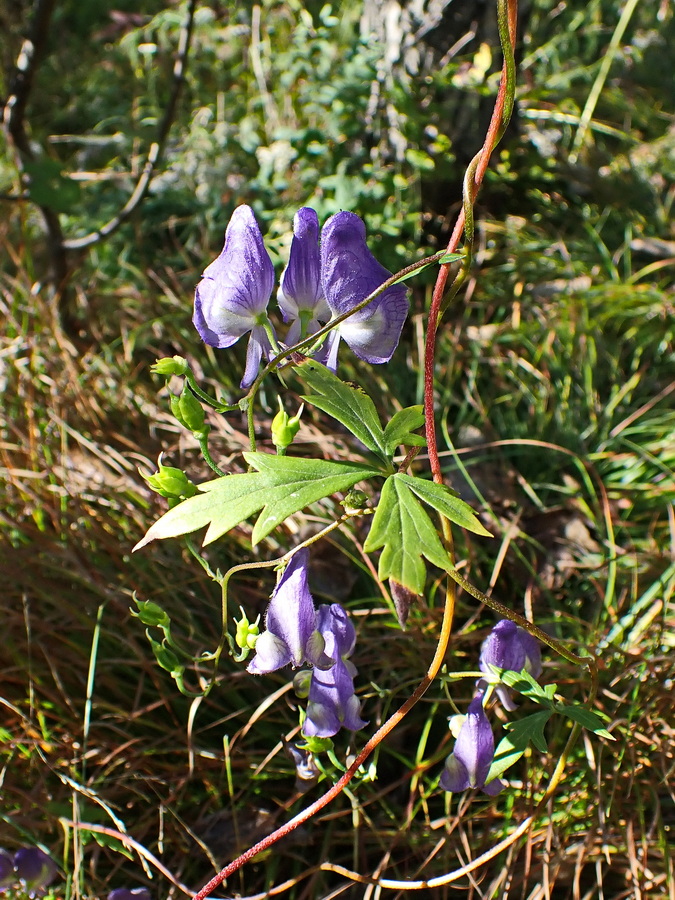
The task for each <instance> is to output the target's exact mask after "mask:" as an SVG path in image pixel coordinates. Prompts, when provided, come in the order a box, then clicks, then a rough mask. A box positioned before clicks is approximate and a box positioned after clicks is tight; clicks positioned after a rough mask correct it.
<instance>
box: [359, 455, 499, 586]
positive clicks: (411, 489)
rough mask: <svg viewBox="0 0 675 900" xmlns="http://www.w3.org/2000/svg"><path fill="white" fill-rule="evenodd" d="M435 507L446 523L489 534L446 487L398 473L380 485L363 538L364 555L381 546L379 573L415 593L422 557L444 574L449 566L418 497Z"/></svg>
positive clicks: (419, 582) (421, 579)
mask: <svg viewBox="0 0 675 900" xmlns="http://www.w3.org/2000/svg"><path fill="white" fill-rule="evenodd" d="M418 497H419V498H420V499H422V500H424V502H425V503H428V504H429V505H431V506H433V507H434V508H435V509H438V510H439V511H440V512H442V513H443V514H444V515H447V517H448V518H449V519H451V520H452V521H453V522H457V524H459V525H462V526H463V527H464V528H469V529H470V530H471V531H475V532H476V533H477V534H488V532H487V531H485V529H484V528H483V526H482V525H481V524H480V522H479V521H478V519H477V518H476V517H475V515H474V514H473V512H472V511H471V508H470V507H469V506H468V505H467V504H466V503H464V501H463V500H460V499H459V498H457V497H455V496H454V495H453V494H452V492H451V491H450V490H449V489H448V488H444V487H443V486H441V485H435V484H433V483H432V482H429V481H425V480H424V479H422V478H413V477H411V476H410V475H403V474H401V473H400V472H399V473H397V474H396V475H391V476H390V477H389V478H388V479H387V480H386V481H385V483H384V487H383V488H382V496H381V497H380V502H379V503H378V505H377V510H376V511H375V515H374V517H373V524H372V525H371V528H370V533H369V534H368V538H367V539H366V543H365V546H364V549H365V551H366V552H367V553H370V552H371V551H372V550H377V549H379V548H380V547H383V548H384V549H383V551H382V555H381V556H380V563H379V569H378V574H379V577H380V578H381V579H382V580H383V581H384V579H385V578H393V579H394V581H398V582H399V583H400V584H402V585H404V587H406V588H408V589H409V590H411V591H413V592H414V593H416V594H421V593H423V591H424V583H425V580H426V567H425V565H424V562H423V559H422V557H425V558H426V559H428V560H429V562H430V563H433V565H435V566H438V568H439V569H444V570H445V571H448V570H449V569H451V568H452V563H451V562H450V559H449V557H448V554H447V553H446V551H445V549H444V547H443V544H442V543H441V539H440V538H439V536H438V532H437V531H436V528H435V527H434V525H433V524H432V522H431V519H430V518H429V514H428V513H427V512H426V510H424V509H423V508H422V504H421V503H420V501H419V500H418V499H417V498H418Z"/></svg>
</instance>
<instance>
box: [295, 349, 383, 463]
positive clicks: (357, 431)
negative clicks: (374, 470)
mask: <svg viewBox="0 0 675 900" xmlns="http://www.w3.org/2000/svg"><path fill="white" fill-rule="evenodd" d="M297 371H298V374H299V375H300V376H301V377H302V378H303V380H304V381H306V382H307V384H308V385H309V386H310V388H311V389H312V391H313V393H311V394H307V395H305V396H303V398H302V399H303V400H304V401H305V403H311V404H312V406H316V407H317V409H321V410H323V411H324V412H325V413H328V415H329V416H332V417H333V418H334V419H337V421H338V422H341V423H342V424H343V425H344V426H345V427H346V428H348V429H349V431H351V433H352V434H353V435H354V437H355V438H357V439H358V440H359V441H361V443H362V444H365V446H366V447H367V448H368V449H369V450H372V451H373V453H376V454H377V455H378V456H379V457H380V459H382V461H383V462H386V463H389V459H388V456H389V454H388V453H387V446H386V443H385V439H384V431H383V430H382V423H381V422H380V417H379V416H378V414H377V410H376V409H375V404H374V403H373V401H372V400H371V399H370V397H369V396H368V395H367V394H366V393H364V392H363V391H362V390H360V389H359V388H355V387H352V386H351V385H349V384H345V382H344V381H342V380H341V379H340V378H338V377H337V375H335V374H333V372H331V371H330V370H329V369H327V368H326V367H325V366H322V365H319V364H318V363H313V362H305V363H303V364H302V365H301V366H300V368H299V369H298V370H297Z"/></svg>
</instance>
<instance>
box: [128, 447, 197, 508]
mask: <svg viewBox="0 0 675 900" xmlns="http://www.w3.org/2000/svg"><path fill="white" fill-rule="evenodd" d="M157 465H158V466H159V471H158V472H156V473H155V474H154V475H146V474H145V473H144V472H141V476H142V477H143V478H144V479H145V481H146V483H147V484H148V486H149V487H151V488H152V490H153V491H155V492H156V493H157V494H160V495H161V496H162V497H169V498H174V499H177V500H185V499H186V498H187V497H194V495H195V494H196V493H197V488H196V487H195V485H194V484H193V483H192V482H191V481H190V479H189V478H188V477H187V475H186V474H185V472H183V470H182V469H176V468H174V467H173V466H163V465H162V458H161V456H160V458H159V461H158V463H157ZM139 471H140V469H139Z"/></svg>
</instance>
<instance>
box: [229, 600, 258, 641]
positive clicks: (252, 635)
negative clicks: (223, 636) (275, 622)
mask: <svg viewBox="0 0 675 900" xmlns="http://www.w3.org/2000/svg"><path fill="white" fill-rule="evenodd" d="M239 609H241V606H240V607H239ZM259 622H260V616H258V618H257V619H256V620H255V622H249V620H248V617H247V615H246V613H245V612H244V610H243V609H241V619H239V621H237V620H236V619H235V625H236V626H237V631H236V633H235V636H234V642H235V644H236V645H237V647H241V649H242V650H253V649H254V647H255V645H256V641H257V640H258V635H259V634H260V625H259Z"/></svg>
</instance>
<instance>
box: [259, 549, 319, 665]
mask: <svg viewBox="0 0 675 900" xmlns="http://www.w3.org/2000/svg"><path fill="white" fill-rule="evenodd" d="M308 564H309V550H307V548H306V547H303V549H302V550H298V552H297V553H295V554H294V555H293V556H292V557H291V561H290V562H289V563H288V565H287V566H286V568H285V569H284V573H283V575H282V576H281V578H280V579H279V582H278V584H277V586H276V588H275V589H274V593H273V594H272V599H271V600H270V604H269V606H268V607H267V614H266V616H265V631H263V632H262V634H260V635H259V636H258V639H257V641H256V644H255V656H254V657H253V659H252V660H251V662H250V663H249V665H248V671H249V672H252V673H253V674H254V675H267V674H268V673H269V672H275V671H276V670H277V669H281V668H282V666H286V665H288V663H291V664H292V665H293V666H294V667H297V666H301V665H302V664H303V663H305V662H309V663H312V665H331V660H330V659H329V658H327V657H326V656H325V655H324V654H323V648H324V638H323V636H322V635H321V633H320V632H319V631H318V630H317V613H316V610H315V609H314V601H313V600H312V595H311V594H310V592H309V587H308V585H307V566H308Z"/></svg>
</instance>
